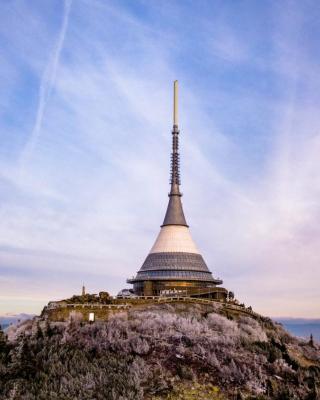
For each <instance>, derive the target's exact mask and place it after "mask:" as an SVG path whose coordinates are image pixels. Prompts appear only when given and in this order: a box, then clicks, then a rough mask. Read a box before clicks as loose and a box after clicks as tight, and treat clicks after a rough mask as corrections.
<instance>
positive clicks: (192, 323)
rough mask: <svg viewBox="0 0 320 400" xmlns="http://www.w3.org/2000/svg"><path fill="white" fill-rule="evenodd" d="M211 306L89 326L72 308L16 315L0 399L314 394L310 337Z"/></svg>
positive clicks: (178, 307) (1, 349) (317, 381)
mask: <svg viewBox="0 0 320 400" xmlns="http://www.w3.org/2000/svg"><path fill="white" fill-rule="evenodd" d="M217 307H218V305H212V306H211V305H210V307H208V306H204V305H200V304H186V303H184V304H182V303H178V302H177V303H172V304H170V305H168V304H166V305H152V306H150V305H149V306H144V307H141V308H139V309H136V310H128V311H122V312H120V313H119V314H116V315H114V316H112V317H110V318H109V320H108V321H105V322H95V323H92V324H89V323H86V322H83V321H82V315H81V314H77V313H74V314H72V316H71V319H69V321H67V322H59V323H54V322H48V321H47V320H41V319H35V320H33V321H25V322H24V323H22V324H21V325H20V326H18V327H12V328H10V329H9V330H8V334H9V333H10V335H9V336H10V341H9V342H8V341H7V342H5V341H3V338H2V341H1V340H0V399H10V398H11V399H70V400H71V399H96V400H119V399H122V400H165V399H167V400H177V399H184V400H186V399H190V400H191V399H194V400H208V399H211V400H218V399H219V400H227V399H250V400H254V399H256V400H258V399H259V400H271V399H277V400H280V399H281V400H311V399H318V397H317V396H318V394H317V393H318V391H319V390H320V347H319V346H318V345H317V344H315V345H312V344H310V343H308V342H307V341H302V340H299V339H297V338H295V337H292V336H290V335H289V334H288V333H287V332H286V331H285V330H284V329H283V328H282V327H281V325H279V324H275V323H273V322H272V320H270V319H268V318H263V317H261V318H257V319H253V318H251V317H243V316H242V317H240V318H235V317H233V318H232V319H228V318H226V316H224V315H223V314H222V313H221V309H219V308H217ZM0 339H1V338H0Z"/></svg>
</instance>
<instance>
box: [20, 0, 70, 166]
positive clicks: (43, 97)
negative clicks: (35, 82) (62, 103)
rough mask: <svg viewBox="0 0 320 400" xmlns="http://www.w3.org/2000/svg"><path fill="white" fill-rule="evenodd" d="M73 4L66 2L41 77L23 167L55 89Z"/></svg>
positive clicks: (22, 158) (38, 133) (23, 156)
mask: <svg viewBox="0 0 320 400" xmlns="http://www.w3.org/2000/svg"><path fill="white" fill-rule="evenodd" d="M71 3H72V0H65V3H64V14H63V21H62V25H61V29H60V32H59V36H58V40H57V43H56V45H55V47H54V50H53V53H52V55H51V57H50V59H49V62H48V64H47V65H46V68H45V70H44V72H43V74H42V77H41V82H40V87H39V101H38V109H37V114H36V120H35V123H34V126H33V129H32V132H31V135H30V138H29V140H28V142H27V144H26V145H25V148H24V150H23V152H22V155H21V157H20V163H21V165H23V164H24V163H25V161H26V160H27V159H28V158H29V156H30V155H31V154H32V152H33V150H34V147H35V145H36V143H37V141H38V139H39V136H40V131H41V126H42V120H43V115H44V111H45V108H46V104H47V101H48V99H49V98H50V95H51V92H52V88H53V85H54V82H55V79H56V73H57V68H58V65H59V59H60V53H61V50H62V47H63V42H64V39H65V35H66V31H67V28H68V22H69V14H70V9H71Z"/></svg>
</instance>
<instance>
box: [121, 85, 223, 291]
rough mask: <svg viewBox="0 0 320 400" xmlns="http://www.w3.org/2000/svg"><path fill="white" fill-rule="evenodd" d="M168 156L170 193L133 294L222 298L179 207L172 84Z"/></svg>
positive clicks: (175, 88)
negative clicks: (169, 154)
mask: <svg viewBox="0 0 320 400" xmlns="http://www.w3.org/2000/svg"><path fill="white" fill-rule="evenodd" d="M173 104H174V106H173V129H172V153H171V180H170V183H171V190H170V193H169V203H168V207H167V212H166V214H165V217H164V221H163V224H162V225H161V230H160V233H159V235H158V237H157V239H156V241H155V243H154V245H153V247H152V248H151V250H150V252H149V254H148V256H147V258H146V260H145V261H144V263H143V265H142V267H141V268H140V270H139V271H138V273H137V275H136V276H135V277H134V278H132V279H128V283H132V284H133V290H134V293H135V294H137V295H140V296H141V295H144V296H159V295H170V294H172V293H175V294H179V295H188V296H202V297H213V298H218V299H225V298H226V296H227V290H226V289H224V288H221V287H217V285H220V284H222V280H220V279H215V278H214V277H213V276H212V273H211V272H210V270H209V269H208V267H207V265H206V263H205V261H204V259H203V257H202V256H201V254H200V253H199V250H198V249H197V246H196V245H195V243H194V241H193V240H192V237H191V234H190V230H189V226H188V225H187V222H186V218H185V215H184V212H183V208H182V202H181V197H182V193H181V192H180V156H179V128H178V82H177V81H175V82H174V103H173Z"/></svg>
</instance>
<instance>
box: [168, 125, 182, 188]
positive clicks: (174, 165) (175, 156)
mask: <svg viewBox="0 0 320 400" xmlns="http://www.w3.org/2000/svg"><path fill="white" fill-rule="evenodd" d="M170 183H171V185H178V186H179V185H180V154H179V131H178V130H177V129H174V130H173V132H172V153H171V180H170Z"/></svg>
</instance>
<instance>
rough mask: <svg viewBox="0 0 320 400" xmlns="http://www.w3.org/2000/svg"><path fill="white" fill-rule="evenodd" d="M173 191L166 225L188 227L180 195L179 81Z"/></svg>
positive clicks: (175, 101) (175, 95)
mask: <svg viewBox="0 0 320 400" xmlns="http://www.w3.org/2000/svg"><path fill="white" fill-rule="evenodd" d="M170 183H171V190H170V193H169V204H168V208H167V212H166V215H165V218H164V221H163V224H162V226H164V225H183V226H188V225H187V222H186V219H185V216H184V213H183V209H182V203H181V196H182V193H180V154H179V128H178V81H174V83H173V128H172V153H171V177H170Z"/></svg>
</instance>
